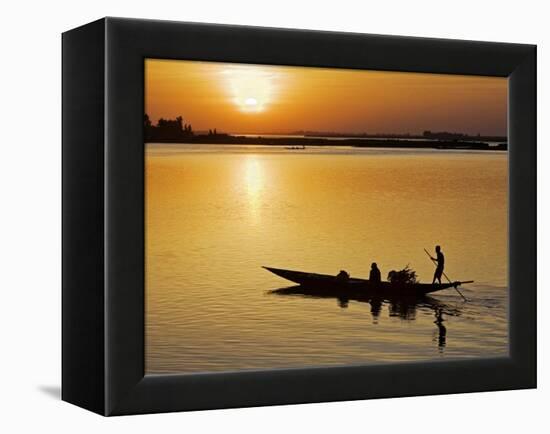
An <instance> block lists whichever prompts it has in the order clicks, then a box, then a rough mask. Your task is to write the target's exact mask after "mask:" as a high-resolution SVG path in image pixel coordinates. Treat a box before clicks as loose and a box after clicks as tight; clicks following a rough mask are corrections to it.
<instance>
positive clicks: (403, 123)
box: [145, 59, 508, 135]
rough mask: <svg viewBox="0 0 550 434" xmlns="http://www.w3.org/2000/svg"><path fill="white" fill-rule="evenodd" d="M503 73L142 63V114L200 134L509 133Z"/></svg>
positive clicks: (166, 62) (195, 62) (178, 62)
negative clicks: (477, 74)
mask: <svg viewBox="0 0 550 434" xmlns="http://www.w3.org/2000/svg"><path fill="white" fill-rule="evenodd" d="M507 98H508V82H507V79H506V78H500V77H475V76H460V75H440V74H417V73H403V72H379V71H358V70H347V69H325V68H305V67H287V66H264V65H246V64H230V63H217V62H197V61H181V60H156V59H147V60H146V61H145V112H146V113H147V114H149V116H150V118H151V120H152V121H153V122H154V123H156V121H157V120H158V119H159V118H160V117H164V118H175V117H176V116H180V115H181V116H183V118H184V122H186V123H191V124H192V126H193V129H194V130H195V131H199V130H208V129H210V128H212V129H213V128H217V130H218V131H219V132H222V131H223V132H232V133H270V132H281V133H284V132H292V131H298V130H309V131H333V132H351V133H360V132H368V133H407V132H410V133H413V134H416V133H421V132H422V131H424V130H432V131H452V132H462V133H468V134H477V133H481V134H482V135H506V130H507V123H506V117H507Z"/></svg>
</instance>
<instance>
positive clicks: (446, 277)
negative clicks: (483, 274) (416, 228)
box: [424, 249, 468, 301]
mask: <svg viewBox="0 0 550 434" xmlns="http://www.w3.org/2000/svg"><path fill="white" fill-rule="evenodd" d="M424 251H425V252H426V255H428V257H429V258H430V259H431V261H432V262H433V264H434V265H435V266H436V267H437V262H436V261H434V259H433V258H432V255H430V253H429V252H428V251H427V250H426V249H424ZM443 275H444V276H445V279H447V281H448V282H449V283H450V284H451V285H452V284H453V282H451V279H449V276H447V275H446V274H445V272H443ZM453 288H454V289H455V290H456V292H458V293H459V294H460V296H461V297H462V298H463V299H464V301H468V300H467V299H466V297H464V295H463V294H462V292H460V291H459V290H458V288H457V287H456V286H453Z"/></svg>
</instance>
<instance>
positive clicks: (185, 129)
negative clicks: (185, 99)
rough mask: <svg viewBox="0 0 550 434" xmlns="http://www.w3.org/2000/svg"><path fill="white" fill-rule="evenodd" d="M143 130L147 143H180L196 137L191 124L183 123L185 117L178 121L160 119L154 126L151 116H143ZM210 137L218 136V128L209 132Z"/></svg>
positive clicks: (178, 118) (177, 118) (177, 119)
mask: <svg viewBox="0 0 550 434" xmlns="http://www.w3.org/2000/svg"><path fill="white" fill-rule="evenodd" d="M143 129H144V135H145V141H146V142H154V141H179V140H185V139H189V138H191V137H194V136H195V132H194V131H193V127H192V125H191V124H187V123H184V122H183V117H182V116H178V117H176V119H164V118H160V119H159V120H158V121H157V124H156V125H153V123H152V122H151V119H150V118H149V115H148V114H147V113H146V114H145V115H144V116H143ZM208 135H209V136H218V135H220V134H218V131H217V130H216V128H214V129H210V130H208Z"/></svg>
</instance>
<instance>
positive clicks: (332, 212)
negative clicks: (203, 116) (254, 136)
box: [145, 144, 508, 373]
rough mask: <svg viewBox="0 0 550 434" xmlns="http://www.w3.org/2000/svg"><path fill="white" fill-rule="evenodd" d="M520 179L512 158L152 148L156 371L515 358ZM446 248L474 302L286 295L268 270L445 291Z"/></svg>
mask: <svg viewBox="0 0 550 434" xmlns="http://www.w3.org/2000/svg"><path fill="white" fill-rule="evenodd" d="M507 171H508V156H507V153H506V152H501V151H478V152H472V151H466V152H463V151H450V150H444V151H442V150H430V149H414V150H398V149H392V150H388V149H360V148H351V147H349V148H346V147H319V148H307V149H305V150H288V149H285V148H284V147H265V146H228V145H223V146H219V145H180V144H178V145H175V144H162V145H161V144H148V145H147V146H146V261H145V262H146V313H145V314H146V315H145V317H146V330H145V335H146V371H147V373H191V372H193V373H194V372H213V371H236V370H243V369H254V370H257V369H273V368H298V367H309V366H335V365H350V364H371V363H387V362H399V361H413V360H433V359H445V360H448V359H457V358H471V357H494V356H505V355H507V354H508V321H507V311H508V309H507V303H508V296H507V293H508V287H507V282H508V279H507V273H508V253H507V252H508V244H507V243H508V237H507V225H508V210H507V207H508V199H507V198H508V193H507V190H508V185H507ZM436 244H440V245H441V246H442V251H443V253H444V254H445V258H446V267H445V271H446V273H447V274H448V276H449V277H450V278H451V279H453V280H474V281H475V283H474V284H471V285H466V286H464V287H462V292H463V294H464V295H465V296H466V297H467V298H468V299H469V301H468V302H467V303H465V302H463V301H462V299H461V298H460V296H459V295H458V294H457V293H456V292H455V291H454V290H453V289H448V290H445V291H442V292H438V293H435V294H433V295H432V297H430V298H427V299H425V300H420V301H418V302H415V301H410V300H409V301H404V300H393V301H388V300H372V301H371V302H354V301H349V302H347V303H345V302H342V301H339V300H337V299H319V298H307V297H304V296H299V295H293V296H291V295H286V296H285V295H279V294H274V293H271V292H270V291H272V290H274V289H278V288H283V287H287V286H290V285H292V284H291V283H290V282H287V281H284V280H283V279H281V278H279V277H277V276H275V275H272V274H270V273H268V272H267V271H266V270H264V269H262V268H261V267H262V266H263V265H267V266H273V267H277V268H287V269H295V270H303V271H309V272H317V273H326V274H337V273H338V271H339V270H342V269H344V270H346V271H348V272H349V273H350V274H351V275H352V276H354V277H364V278H368V274H369V269H370V264H371V262H377V263H378V266H379V268H380V270H381V271H382V278H385V277H386V275H387V273H388V271H390V270H392V269H401V268H403V267H404V266H406V265H407V264H408V265H409V266H410V267H411V268H413V269H414V270H416V271H417V273H418V274H419V276H420V280H421V282H431V280H432V275H433V270H434V266H433V264H432V263H431V261H430V260H429V258H428V257H427V255H426V254H425V252H424V251H423V248H427V249H428V250H430V251H432V252H433V249H434V246H435V245H436ZM432 254H433V253H432Z"/></svg>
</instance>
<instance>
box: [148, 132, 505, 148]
mask: <svg viewBox="0 0 550 434" xmlns="http://www.w3.org/2000/svg"><path fill="white" fill-rule="evenodd" d="M147 142H148V143H163V144H204V145H264V146H288V147H299V148H297V149H298V150H299V149H301V147H307V146H351V147H357V148H411V149H414V148H418V149H423V148H424V149H426V148H428V149H449V150H482V151H507V150H508V144H507V143H499V144H498V145H493V146H492V145H490V144H489V143H487V142H481V141H465V140H418V139H415V140H408V139H394V138H387V139H382V138H377V139H373V138H339V139H338V140H335V139H331V138H323V137H264V136H257V137H255V136H233V135H229V134H208V135H206V134H205V135H193V136H190V137H186V138H185V139H160V138H155V139H153V140H148V141H147Z"/></svg>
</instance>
